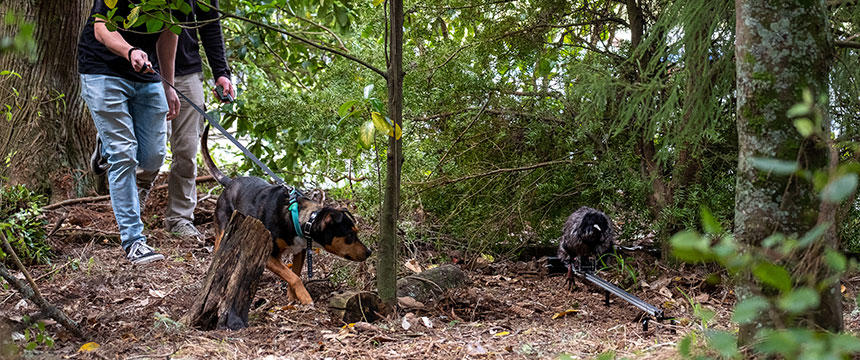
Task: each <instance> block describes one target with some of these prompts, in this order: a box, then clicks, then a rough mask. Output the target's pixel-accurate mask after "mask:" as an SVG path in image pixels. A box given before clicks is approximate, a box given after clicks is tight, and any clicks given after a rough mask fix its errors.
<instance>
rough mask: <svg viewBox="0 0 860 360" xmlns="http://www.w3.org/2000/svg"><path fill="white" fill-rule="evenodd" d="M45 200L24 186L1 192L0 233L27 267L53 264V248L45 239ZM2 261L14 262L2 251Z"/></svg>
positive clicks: (16, 186) (9, 188)
mask: <svg viewBox="0 0 860 360" xmlns="http://www.w3.org/2000/svg"><path fill="white" fill-rule="evenodd" d="M45 201H46V199H45V197H44V196H42V195H39V194H36V193H34V192H32V191H30V190H29V189H27V188H26V187H24V186H23V185H15V186H4V187H2V188H0V231H2V232H3V234H5V235H6V239H7V240H9V243H10V244H11V245H12V248H13V249H14V250H15V253H17V254H18V257H20V258H21V261H22V262H23V263H25V264H28V265H29V264H46V263H49V262H50V252H51V247H50V245H48V243H47V242H46V238H45V223H46V222H45V220H44V218H43V217H42V216H41V215H42V209H41V206H42V204H44V203H45ZM0 260H2V261H4V262H5V263H7V264H8V263H9V262H11V259H10V258H9V257H8V256H7V254H6V253H5V252H3V251H2V249H0Z"/></svg>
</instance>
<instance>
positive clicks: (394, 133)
mask: <svg viewBox="0 0 860 360" xmlns="http://www.w3.org/2000/svg"><path fill="white" fill-rule="evenodd" d="M389 126H391V125H389ZM388 136H393V137H394V140H400V137H401V136H403V130H401V129H400V124H394V129H393V131H392V129H391V128H389V129H388Z"/></svg>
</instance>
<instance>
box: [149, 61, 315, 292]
mask: <svg viewBox="0 0 860 360" xmlns="http://www.w3.org/2000/svg"><path fill="white" fill-rule="evenodd" d="M146 66H147V68H148V69H150V70H152V72H153V73H154V74H155V75H156V76H158V78H159V79H161V81H162V82H164V83H165V84H167V86H170V88H171V89H173V91H175V92H176V94H177V95H179V96H180V97H181V98H183V99H185V102H186V103H188V105H191V107H192V108H193V109H194V110H195V111H197V112H198V113H200V115H203V118H204V119H206V121H208V122H209V124H210V125H212V126H213V127H214V128H216V129H218V131H220V132H221V134H223V135H224V137H226V138H227V140H230V142H232V143H233V145H236V147H238V148H239V150H242V153H243V154H245V156H247V157H248V158H249V159H251V161H253V162H254V164H257V166H259V167H260V168H261V169H263V171H264V172H266V174H268V175H269V176H270V177H271V178H272V179H274V180H275V183H276V184H278V185H280V186H283V187H284V188H286V189H288V190H290V211H291V212H292V218H293V224H294V226H295V228H296V234H297V235H298V236H299V237H300V238H303V239H305V242H306V243H307V248H306V251H307V254H306V261H307V263H308V279H310V278H312V277H313V276H314V273H313V258H312V257H311V256H312V253H313V250H312V249H311V248H312V247H313V239H312V238H311V236H310V234H311V232H310V230H311V227H312V225H313V222H314V220H316V215H317V212H316V211H314V212H312V213H311V217H310V219H309V220H308V222H307V223H306V224H304V225H299V211H298V200H299V199H300V198H303V197H305V195H304V194H302V193H301V192H300V191H299V190H298V189H296V188H294V187H292V186H289V185H287V183H286V182H284V180H283V179H281V178H280V177H279V176H278V175H275V172H274V171H272V169H269V167H268V166H266V164H264V163H263V162H262V161H260V159H258V158H257V157H256V156H255V155H254V154H252V153H251V151H250V150H248V148H246V147H245V146H244V145H242V143H240V142H239V140H236V138H235V137H233V135H232V134H230V133H229V132H227V129H224V127H223V126H221V123H219V122H218V120H215V119H213V118H212V117H211V116H209V115H207V114H206V112H205V111H203V109H201V108H200V107H199V106H197V104H195V103H194V102H193V101H191V99H189V98H188V96H185V94H183V93H182V92H181V91H179V89H177V88H176V87H175V86H173V84H171V83H169V82H168V81H167V80H165V79H164V78H163V77H162V76H161V73H159V72H158V71H157V70H155V69H154V68H153V67H152V66H150V65H149V64H147V65H146ZM219 95H221V92H219ZM228 97H229V95H228ZM230 100H231V102H232V98H231V99H230ZM293 209H295V210H293ZM305 226H306V227H307V232H306V234H307V235H303V231H302V230H304V229H303V227H305Z"/></svg>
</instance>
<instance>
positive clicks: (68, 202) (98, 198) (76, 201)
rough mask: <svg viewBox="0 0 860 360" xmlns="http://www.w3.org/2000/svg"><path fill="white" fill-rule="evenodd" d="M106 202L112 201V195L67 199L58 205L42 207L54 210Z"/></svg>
mask: <svg viewBox="0 0 860 360" xmlns="http://www.w3.org/2000/svg"><path fill="white" fill-rule="evenodd" d="M105 200H110V195H102V196H89V197H82V198H75V199H66V200H63V201H60V202H58V203H54V204H50V205H45V206H43V207H42V210H53V209H56V208H60V207H64V206H68V205H76V204H84V203H91V202H99V201H105Z"/></svg>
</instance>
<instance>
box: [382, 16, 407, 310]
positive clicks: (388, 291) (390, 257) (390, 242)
mask: <svg viewBox="0 0 860 360" xmlns="http://www.w3.org/2000/svg"><path fill="white" fill-rule="evenodd" d="M390 4H391V16H390V17H391V24H390V25H389V31H390V33H389V36H388V41H389V43H388V49H389V52H390V56H391V59H390V61H389V63H388V71H387V72H386V74H387V76H388V117H389V118H391V121H392V122H394V124H396V125H395V127H398V126H399V127H400V128H401V129H402V128H403V75H404V74H403V0H393V1H391V2H390ZM402 144H403V142H402V141H401V140H398V139H396V138H394V137H389V138H388V157H387V159H386V175H385V198H384V200H383V202H382V216H381V219H380V220H381V221H380V224H379V232H380V234H379V235H380V240H379V267H378V269H377V273H376V277H377V285H376V286H377V288H378V289H379V297H380V298H381V299H382V301H383V302H385V304H386V305H388V306H391V307H393V306H394V305H396V301H397V299H396V298H395V293H396V291H397V289H396V286H397V262H398V258H397V248H398V246H399V243H398V241H397V219H398V218H399V214H400V165H401V164H402V162H403V157H402Z"/></svg>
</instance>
